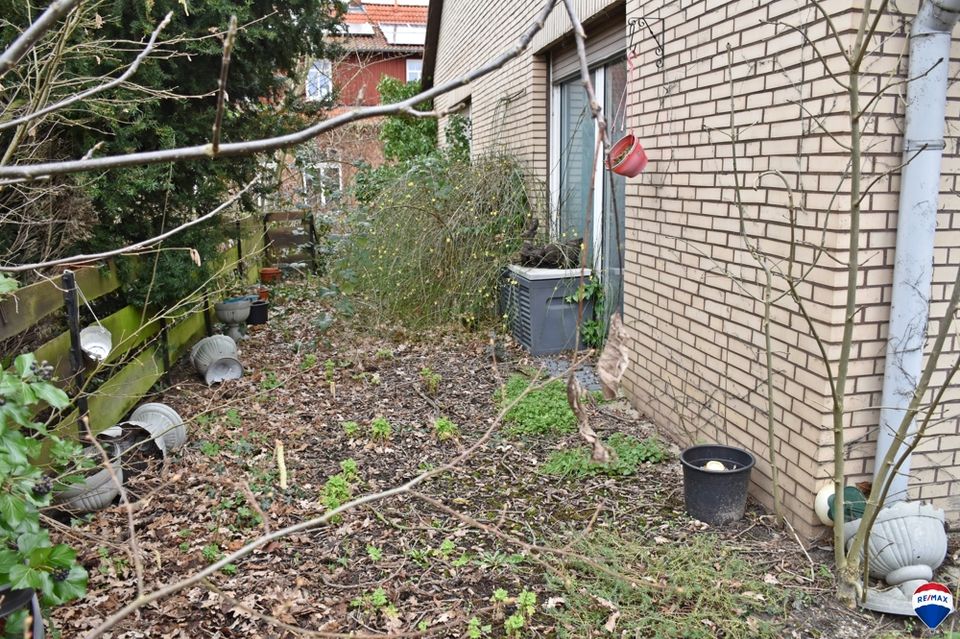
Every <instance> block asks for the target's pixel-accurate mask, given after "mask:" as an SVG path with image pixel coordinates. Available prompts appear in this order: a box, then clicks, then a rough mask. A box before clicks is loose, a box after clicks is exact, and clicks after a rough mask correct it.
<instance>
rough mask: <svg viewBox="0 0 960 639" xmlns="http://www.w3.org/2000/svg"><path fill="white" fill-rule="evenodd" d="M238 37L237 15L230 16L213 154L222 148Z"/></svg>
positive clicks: (212, 141) (224, 46)
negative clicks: (234, 50) (223, 128)
mask: <svg viewBox="0 0 960 639" xmlns="http://www.w3.org/2000/svg"><path fill="white" fill-rule="evenodd" d="M236 39H237V16H230V28H229V29H227V37H226V38H224V39H223V63H222V64H221V65H220V79H219V80H218V81H217V115H216V117H215V118H214V120H213V139H212V140H211V141H210V144H211V146H212V147H213V148H212V149H211V152H212V153H213V155H216V154H217V151H219V150H220V127H221V125H222V124H223V105H224V101H225V100H226V94H227V72H228V71H230V55H231V54H232V53H233V43H234V41H235V40H236Z"/></svg>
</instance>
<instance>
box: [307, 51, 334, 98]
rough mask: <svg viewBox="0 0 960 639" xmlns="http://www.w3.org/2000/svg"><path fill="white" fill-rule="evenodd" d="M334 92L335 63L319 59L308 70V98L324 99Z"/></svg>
mask: <svg viewBox="0 0 960 639" xmlns="http://www.w3.org/2000/svg"><path fill="white" fill-rule="evenodd" d="M331 93H333V63H331V62H330V60H317V61H316V62H314V63H313V64H312V65H310V69H309V70H308V71H307V100H323V99H324V98H326V97H329V96H330V94H331Z"/></svg>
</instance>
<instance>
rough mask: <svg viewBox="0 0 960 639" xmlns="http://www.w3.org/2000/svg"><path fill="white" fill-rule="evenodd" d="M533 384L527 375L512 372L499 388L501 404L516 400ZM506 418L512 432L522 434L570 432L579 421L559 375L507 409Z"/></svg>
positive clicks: (508, 429) (512, 433) (510, 432)
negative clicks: (558, 377) (569, 402)
mask: <svg viewBox="0 0 960 639" xmlns="http://www.w3.org/2000/svg"><path fill="white" fill-rule="evenodd" d="M530 385H531V382H530V381H528V380H527V378H525V377H524V376H522V375H519V374H514V375H511V376H510V379H508V380H507V383H506V384H505V385H504V386H503V388H502V389H500V390H498V391H497V394H498V398H499V403H500V406H506V405H508V404H510V403H511V402H513V401H514V400H516V399H517V398H518V397H520V395H521V394H522V393H523V392H524V391H525V390H527V388H528V387H529V386H530ZM504 421H505V422H506V424H507V428H506V431H507V432H508V433H509V434H511V435H521V436H529V435H545V434H557V433H569V432H571V431H573V430H574V427H575V426H576V424H577V418H576V416H575V415H574V414H573V411H571V410H570V405H569V404H568V403H567V389H566V387H565V386H564V384H563V382H562V381H561V380H559V379H556V380H553V381H551V382H548V383H546V384H544V385H543V386H542V387H540V388H536V389H534V390H531V391H530V392H529V393H527V394H526V395H525V396H524V397H523V398H522V399H520V401H518V402H517V403H516V404H515V405H514V406H513V407H512V408H511V409H510V410H509V411H507V413H506V415H504Z"/></svg>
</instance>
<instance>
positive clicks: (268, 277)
mask: <svg viewBox="0 0 960 639" xmlns="http://www.w3.org/2000/svg"><path fill="white" fill-rule="evenodd" d="M260 281H261V282H262V283H264V284H272V283H273V282H279V281H280V269H278V268H277V267H275V266H265V267H263V268H262V269H260Z"/></svg>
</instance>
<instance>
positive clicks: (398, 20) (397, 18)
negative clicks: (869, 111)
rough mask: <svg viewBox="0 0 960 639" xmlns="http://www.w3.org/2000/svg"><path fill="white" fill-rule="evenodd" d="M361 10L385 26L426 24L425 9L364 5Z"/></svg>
mask: <svg viewBox="0 0 960 639" xmlns="http://www.w3.org/2000/svg"><path fill="white" fill-rule="evenodd" d="M363 10H364V11H366V13H367V15H368V16H370V19H371V20H373V21H374V22H377V23H380V22H386V23H387V24H422V25H426V24H427V8H426V7H404V6H391V5H388V4H365V5H363ZM348 15H349V14H348Z"/></svg>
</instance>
